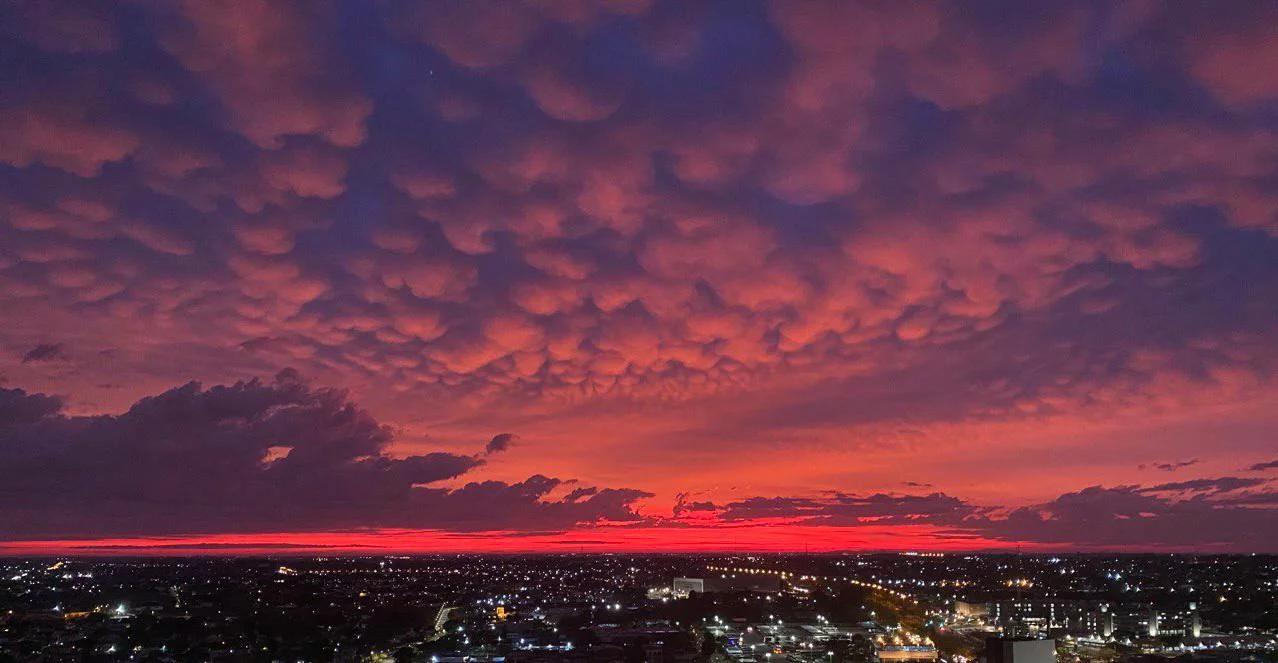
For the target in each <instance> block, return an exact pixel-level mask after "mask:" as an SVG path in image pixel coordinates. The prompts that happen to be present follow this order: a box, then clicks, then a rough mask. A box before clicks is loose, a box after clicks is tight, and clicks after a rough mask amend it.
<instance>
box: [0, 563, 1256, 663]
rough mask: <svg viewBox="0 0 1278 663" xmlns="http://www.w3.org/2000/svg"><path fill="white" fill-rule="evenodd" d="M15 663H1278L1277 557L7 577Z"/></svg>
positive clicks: (31, 571) (474, 566) (7, 629)
mask: <svg viewBox="0 0 1278 663" xmlns="http://www.w3.org/2000/svg"><path fill="white" fill-rule="evenodd" d="M0 569H3V571H4V574H3V575H4V576H5V579H4V581H3V584H2V585H0V590H2V591H0V600H3V602H4V603H3V604H0V661H6V662H8V661H31V662H72V661H93V662H98V661H101V662H104V663H105V662H108V661H112V662H113V661H139V662H147V661H154V662H168V661H226V662H230V661H244V662H249V661H290V662H291V661H340V662H347V661H349V662H352V663H354V662H364V661H367V662H381V661H384V662H392V661H394V662H402V661H413V662H421V663H425V662H427V661H429V662H431V663H470V662H474V663H494V662H501V661H508V662H510V663H543V662H544V663H552V662H578V663H595V662H599V663H706V662H709V661H714V662H716V663H766V662H767V661H775V662H776V663H782V662H783V661H784V662H786V663H871V662H874V661H881V662H902V661H904V662H916V663H928V662H930V663H967V662H969V661H972V662H975V661H978V660H983V661H987V662H991V663H996V662H1001V663H1013V662H1014V663H1053V662H1055V661H1061V662H1071V661H1072V662H1092V661H1096V662H1106V663H1114V662H1121V661H1147V660H1157V659H1151V658H1150V657H1151V656H1158V657H1163V658H1164V659H1171V660H1175V661H1184V662H1191V661H1192V662H1204V663H1206V662H1216V661H1220V662H1242V661H1274V660H1278V557H1275V556H1266V555H1245V556H1212V555H1167V556H1162V555H1060V556H1044V555H1026V554H1015V553H1007V554H981V555H971V554H939V553H930V554H927V553H924V554H920V553H911V552H904V553H878V554H839V555H741V554H737V555H725V554H721V555H707V556H691V555H627V554H603V555H594V554H564V555H539V556H520V555H501V556H478V555H443V556H388V557H279V558H242V557H231V558H209V557H205V558H156V559H124V558H110V559H94V558H80V559H57V560H48V559H43V560H35V559H29V560H21V559H11V560H7V561H4V562H0Z"/></svg>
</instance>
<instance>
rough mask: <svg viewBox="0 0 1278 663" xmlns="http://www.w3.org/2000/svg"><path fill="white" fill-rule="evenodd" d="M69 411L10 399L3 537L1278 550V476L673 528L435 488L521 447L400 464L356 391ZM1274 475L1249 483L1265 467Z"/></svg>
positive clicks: (869, 499) (484, 491)
mask: <svg viewBox="0 0 1278 663" xmlns="http://www.w3.org/2000/svg"><path fill="white" fill-rule="evenodd" d="M62 407H63V403H62V401H61V399H59V398H57V397H54V396H47V395H44V394H32V393H27V392H25V391H23V390H21V389H0V500H3V503H4V505H5V508H4V509H3V510H0V533H2V534H0V539H5V540H37V539H50V538H85V537H111V536H140V535H177V534H201V533H243V532H285V531H287V532H295V531H324V530H336V529H351V528H379V527H388V528H414V529H433V530H445V531H450V532H481V531H506V530H510V531H526V532H546V531H564V530H568V529H573V528H576V527H580V526H589V525H592V524H598V523H600V522H602V521H608V522H612V523H627V524H629V525H631V526H648V527H663V526H687V525H689V524H691V523H692V522H694V521H693V520H689V518H695V519H696V520H695V522H696V523H700V524H703V525H710V526H715V525H741V524H755V525H758V526H770V525H775V524H778V523H789V524H798V525H802V526H843V527H857V526H861V525H871V524H873V525H933V526H936V527H939V528H942V529H943V530H946V531H948V532H949V533H951V534H954V535H981V536H985V537H990V538H994V539H1001V540H1006V541H1009V542H1012V541H1025V542H1036V543H1044V544H1054V545H1060V546H1065V547H1081V548H1100V547H1124V546H1144V547H1181V548H1184V547H1196V548H1202V549H1226V550H1267V549H1272V548H1273V547H1274V546H1275V545H1276V544H1278V520H1276V516H1278V509H1275V507H1278V490H1276V488H1278V486H1275V481H1274V479H1275V477H1274V476H1272V473H1271V475H1270V476H1260V477H1221V478H1215V479H1194V480H1188V481H1181V482H1172V483H1164V484H1158V485H1153V486H1145V487H1141V486H1118V487H1113V488H1105V487H1101V486H1092V487H1089V488H1085V489H1083V490H1080V491H1077V492H1073V493H1068V494H1065V495H1062V496H1060V497H1059V498H1057V499H1055V500H1053V501H1051V502H1047V503H1044V504H1039V505H1035V506H1032V507H1025V508H1017V509H1011V510H1007V509H999V508H996V507H983V506H976V505H973V504H970V503H968V502H966V501H964V500H962V499H959V498H956V497H953V496H950V495H946V494H943V493H939V492H933V493H930V494H924V495H901V494H885V493H879V494H873V495H868V496H858V495H852V494H845V493H839V492H828V493H826V494H823V495H820V496H817V497H811V498H797V497H751V498H747V499H743V500H738V501H733V502H729V503H726V504H722V505H718V504H715V503H713V502H709V501H694V500H691V499H689V497H688V496H687V495H680V496H679V499H678V500H677V503H676V506H675V509H674V513H673V519H665V518H658V517H653V516H644V515H640V514H639V513H637V512H636V511H635V503H636V502H637V501H638V500H640V499H642V498H644V497H650V496H651V494H650V493H646V492H644V491H642V490H636V489H629V488H620V489H619V488H596V487H589V486H572V487H571V489H570V490H568V489H567V487H568V486H570V485H571V483H572V482H566V481H563V480H560V479H554V478H549V477H545V476H541V475H535V476H532V477H529V478H528V479H526V480H524V481H521V482H518V483H505V482H500V481H476V482H470V483H466V484H465V485H462V486H461V487H459V488H443V487H438V486H436V485H435V484H438V483H440V482H442V481H445V480H450V479H457V478H458V477H462V476H464V475H466V474H467V473H468V472H470V471H472V470H474V469H475V468H477V467H478V466H480V465H482V464H483V463H484V462H485V457H487V456H491V455H492V454H496V453H499V452H500V451H502V450H503V449H504V448H505V447H506V445H507V444H509V442H510V440H511V439H512V438H513V437H514V436H513V435H512V434H509V433H503V434H498V435H497V436H495V437H494V438H493V439H492V440H490V441H489V442H488V444H487V447H486V449H485V451H484V453H483V454H477V455H472V456H467V455H458V454H452V453H444V452H435V453H428V454H424V455H418V456H408V457H404V458H395V457H391V456H389V455H387V454H386V453H385V448H386V446H387V445H388V444H389V443H390V442H391V441H392V433H391V431H390V429H389V428H387V427H386V426H384V425H382V424H380V423H378V422H377V421H376V420H374V419H373V417H372V416H370V415H369V414H368V413H367V412H366V411H364V410H362V409H360V407H359V406H358V405H356V404H355V403H353V402H351V401H350V400H349V399H348V397H347V394H346V393H345V392H343V391H340V390H335V389H326V388H316V387H312V386H310V385H309V384H307V383H306V382H305V381H303V380H301V379H299V378H298V377H297V375H296V374H295V373H293V372H290V371H286V372H284V373H281V374H280V375H279V376H277V377H276V378H275V379H274V380H273V381H270V382H263V381H260V380H251V381H246V382H238V383H235V384H233V385H230V386H214V387H210V388H207V389H206V388H204V387H202V386H201V385H199V384H196V383H190V384H186V385H183V386H181V387H177V388H174V389H172V390H169V391H166V392H164V393H162V394H159V395H156V396H152V397H148V398H144V399H142V400H140V401H138V402H137V403H136V404H135V405H134V406H133V407H132V408H130V409H129V410H128V411H127V412H125V413H123V414H119V415H100V416H70V415H67V414H65V413H63V411H62ZM1264 465H1265V464H1261V465H1258V466H1256V468H1253V469H1257V470H1258V471H1265V470H1266V469H1272V468H1266V467H1264ZM558 489H564V490H558ZM557 491H558V492H557ZM552 493H554V494H555V495H562V496H552Z"/></svg>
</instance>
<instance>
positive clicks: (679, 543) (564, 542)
mask: <svg viewBox="0 0 1278 663" xmlns="http://www.w3.org/2000/svg"><path fill="white" fill-rule="evenodd" d="M1017 545H1018V544H1016V543H1015V542H1007V541H999V540H994V539H987V538H982V537H977V536H964V535H954V534H953V533H950V532H943V531H942V530H940V529H938V528H936V527H931V526H926V525H898V526H859V527H803V526H780V527H764V526H761V527H754V526H746V527H680V528H671V527H645V528H637V527H599V528H595V529H581V530H572V531H568V532H557V533H539V534H526V533H520V532H511V531H490V532H474V533H457V532H444V531H434V530H396V529H378V530H362V531H344V532H279V533H269V534H210V535H191V536H172V537H118V538H101V539H83V540H76V539H63V540H49V541H14V542H9V543H0V555H6V556H27V555H32V556H38V555H56V556H81V555H82V556H106V555H126V556H127V555H139V556H166V555H296V554H308V555H309V554H369V555H378V554H401V553H419V554H423V553H557V552H558V553H575V552H588V553H713V552H771V553H785V552H813V553H829V552H879V551H906V550H911V551H929V552H972V551H982V550H987V551H988V550H1006V549H1010V548H1013V547H1016V546H1017ZM1038 548H1043V546H1041V545H1034V544H1030V549H1038Z"/></svg>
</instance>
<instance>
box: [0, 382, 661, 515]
mask: <svg viewBox="0 0 1278 663" xmlns="http://www.w3.org/2000/svg"><path fill="white" fill-rule="evenodd" d="M61 409H62V402H61V400H60V399H58V398H56V397H51V396H46V395H43V394H28V393H26V392H24V391H22V390H20V389H0V502H2V503H3V504H4V508H3V509H0V533H2V534H0V538H5V539H10V540H14V539H28V538H57V537H72V538H77V537H105V536H123V535H151V534H155V535H161V534H190V533H223V532H270V531H311V530H324V529H340V528H354V527H403V528H424V529H448V530H454V531H473V530H504V529H521V530H522V529H543V530H544V529H567V528H571V527H574V526H576V525H578V524H579V523H591V522H595V521H598V520H601V519H607V520H616V521H634V520H638V519H639V517H638V516H637V515H636V514H635V513H634V512H633V511H632V510H631V509H630V504H631V503H633V502H634V501H635V500H636V499H638V498H640V497H644V496H646V495H647V494H646V493H643V492H642V491H637V490H615V489H599V490H585V489H583V488H581V487H578V488H577V489H575V490H573V491H572V492H569V493H568V494H567V495H566V496H564V497H563V498H551V497H549V495H550V493H551V492H552V491H555V490H556V489H557V488H560V487H561V486H563V485H564V483H565V482H564V481H561V480H559V479H553V478H549V477H545V476H539V475H538V476H532V477H529V478H528V479H526V480H524V481H522V482H519V483H514V484H508V483H503V482H498V481H482V482H471V483H467V484H465V485H463V486H461V487H460V488H455V489H445V488H440V487H435V486H434V484H438V483H439V482H441V481H444V480H448V479H455V478H458V477H461V476H463V475H465V474H466V473H467V472H469V471H471V470H473V469H474V468H476V467H478V466H479V465H482V464H483V463H484V460H483V458H482V457H480V456H464V455H457V454H451V453H443V452H436V453H429V454H425V455H419V456H408V457H405V458H393V457H391V456H389V455H387V454H386V453H385V452H384V450H385V447H386V445H387V444H388V443H389V442H390V441H391V439H392V434H391V432H390V430H389V429H388V428H387V427H386V426H383V425H381V424H379V423H378V422H377V421H375V420H374V419H373V418H372V417H371V416H370V415H369V414H368V413H367V412H365V411H364V410H362V409H360V408H359V407H358V406H357V405H355V404H354V403H351V402H350V401H349V400H347V396H346V393H345V392H342V391H338V390H333V389H317V388H312V387H310V386H308V385H307V384H306V383H304V382H301V381H299V380H297V379H296V377H295V376H292V375H290V374H287V373H286V374H282V375H281V376H280V377H278V378H276V379H275V380H274V381H272V382H261V381H257V380H253V381H248V382H239V383H236V384H234V385H230V386H216V387H211V388H209V389H204V388H203V387H201V386H200V385H199V384H196V383H190V384H187V385H184V386H181V387H177V388H175V389H172V390H170V391H167V392H164V393H162V394H159V395H156V396H153V397H149V398H145V399H143V400H141V401H139V402H138V403H136V404H135V405H134V406H133V407H132V408H130V409H129V411H128V412H125V413H123V414H120V415H114V416H113V415H103V416H92V417H77V416H68V415H65V414H63V413H62V412H61ZM489 446H490V448H489V453H492V452H493V451H496V450H494V449H492V445H491V444H490V445H489Z"/></svg>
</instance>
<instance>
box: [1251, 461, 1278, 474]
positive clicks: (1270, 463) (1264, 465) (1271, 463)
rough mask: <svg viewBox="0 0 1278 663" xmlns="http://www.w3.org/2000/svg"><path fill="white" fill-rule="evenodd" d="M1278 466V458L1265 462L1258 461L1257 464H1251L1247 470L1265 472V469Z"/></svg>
mask: <svg viewBox="0 0 1278 663" xmlns="http://www.w3.org/2000/svg"><path fill="white" fill-rule="evenodd" d="M1276 467H1278V460H1271V461H1268V462H1265V463H1256V464H1255V465H1251V466H1249V467H1248V468H1247V471H1248V472H1264V471H1265V470H1272V469H1274V468H1276Z"/></svg>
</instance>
